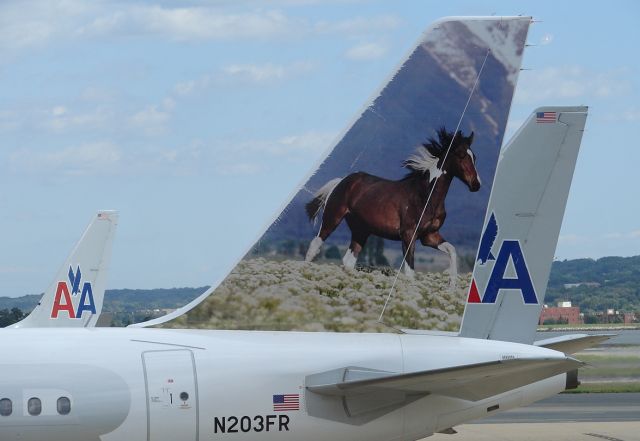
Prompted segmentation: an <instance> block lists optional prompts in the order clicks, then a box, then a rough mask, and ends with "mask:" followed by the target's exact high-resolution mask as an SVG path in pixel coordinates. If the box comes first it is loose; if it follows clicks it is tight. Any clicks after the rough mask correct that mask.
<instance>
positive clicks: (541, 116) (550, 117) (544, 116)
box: [536, 112, 558, 123]
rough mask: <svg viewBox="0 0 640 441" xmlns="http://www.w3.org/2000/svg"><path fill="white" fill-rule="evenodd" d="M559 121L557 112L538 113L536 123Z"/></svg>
mask: <svg viewBox="0 0 640 441" xmlns="http://www.w3.org/2000/svg"><path fill="white" fill-rule="evenodd" d="M557 119H558V114H557V113H556V112H537V113H536V122H537V123H554V122H556V120H557Z"/></svg>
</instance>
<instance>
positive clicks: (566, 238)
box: [558, 234, 589, 245]
mask: <svg viewBox="0 0 640 441" xmlns="http://www.w3.org/2000/svg"><path fill="white" fill-rule="evenodd" d="M588 240H589V239H588V238H587V237H584V236H580V235H577V234H562V235H560V237H558V243H559V244H561V245H580V244H584V243H585V242H588Z"/></svg>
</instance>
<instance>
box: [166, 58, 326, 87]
mask: <svg viewBox="0 0 640 441" xmlns="http://www.w3.org/2000/svg"><path fill="white" fill-rule="evenodd" d="M314 67H315V66H314V64H313V63H312V62H310V61H296V62H292V63H289V64H276V63H264V64H230V65H228V66H224V67H222V68H221V69H220V70H219V71H218V72H215V73H211V74H205V75H202V76H201V77H199V78H197V79H192V80H186V81H181V82H179V83H177V84H176V85H175V86H174V87H173V92H174V93H175V94H176V95H177V96H186V95H190V94H193V93H196V92H198V91H201V90H204V89H207V88H209V87H212V86H216V85H218V86H220V85H223V86H224V85H228V83H229V81H232V82H233V81H237V82H240V83H245V84H246V83H253V84H267V83H274V82H278V81H283V80H287V79H290V78H295V77H297V76H299V75H303V74H305V73H307V72H311V71H312V70H313V68H314Z"/></svg>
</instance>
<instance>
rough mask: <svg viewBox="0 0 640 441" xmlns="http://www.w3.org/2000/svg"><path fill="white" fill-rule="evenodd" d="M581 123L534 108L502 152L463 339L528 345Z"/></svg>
mask: <svg viewBox="0 0 640 441" xmlns="http://www.w3.org/2000/svg"><path fill="white" fill-rule="evenodd" d="M586 118H587V107H542V108H539V109H536V111H535V112H534V113H533V114H531V115H530V116H529V118H528V119H527V121H526V122H525V124H524V125H523V126H522V127H521V128H520V129H519V130H518V132H517V133H516V134H515V135H514V136H513V138H512V139H511V141H510V142H509V143H508V144H507V145H506V147H505V148H504V150H503V153H502V155H501V158H500V160H499V162H498V170H497V172H496V176H495V180H494V183H493V191H492V193H491V197H490V199H489V207H488V208H487V214H486V216H485V222H484V225H485V227H484V230H483V234H482V238H481V241H480V243H481V246H480V248H479V249H478V256H477V258H476V263H475V267H474V270H473V278H472V281H471V286H470V288H469V292H468V300H467V305H466V308H465V311H464V316H463V319H462V325H461V328H460V336H461V337H475V338H483V339H491V340H504V341H512V342H519V343H527V344H531V343H533V341H534V336H535V330H536V325H537V323H538V317H539V316H540V311H541V309H542V305H543V301H544V295H545V291H546V287H547V282H548V280H549V272H550V271H551V263H552V260H553V254H554V252H555V249H556V244H557V242H558V235H559V234H560V226H561V224H562V218H563V216H564V211H565V207H566V203H567V197H568V195H569V188H570V186H571V180H572V177H573V171H574V168H575V164H576V160H577V156H578V150H579V149H580V142H581V140H582V133H583V131H584V125H585V122H586Z"/></svg>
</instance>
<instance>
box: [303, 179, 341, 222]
mask: <svg viewBox="0 0 640 441" xmlns="http://www.w3.org/2000/svg"><path fill="white" fill-rule="evenodd" d="M340 181H342V178H335V179H332V180H330V181H329V182H327V183H326V184H324V185H323V186H322V187H320V189H319V190H318V191H316V192H315V194H314V195H313V196H314V197H313V199H311V200H310V201H309V202H307V205H305V210H306V211H307V216H309V220H310V221H315V219H316V217H318V215H319V214H320V210H322V209H323V208H324V206H325V205H327V201H328V200H329V196H331V193H332V192H333V190H334V189H335V188H336V187H337V186H338V184H339V183H340Z"/></svg>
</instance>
